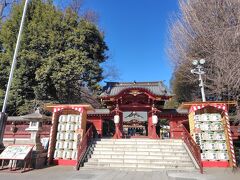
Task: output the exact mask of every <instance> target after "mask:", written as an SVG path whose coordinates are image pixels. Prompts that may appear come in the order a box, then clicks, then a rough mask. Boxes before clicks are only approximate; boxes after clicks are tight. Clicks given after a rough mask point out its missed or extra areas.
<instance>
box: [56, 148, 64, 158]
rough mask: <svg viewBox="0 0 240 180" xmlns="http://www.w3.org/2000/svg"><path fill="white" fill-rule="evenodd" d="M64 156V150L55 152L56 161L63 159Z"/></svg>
mask: <svg viewBox="0 0 240 180" xmlns="http://www.w3.org/2000/svg"><path fill="white" fill-rule="evenodd" d="M62 155H63V150H55V152H54V158H55V159H61V158H62Z"/></svg>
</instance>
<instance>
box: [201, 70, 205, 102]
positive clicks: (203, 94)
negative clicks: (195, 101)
mask: <svg viewBox="0 0 240 180" xmlns="http://www.w3.org/2000/svg"><path fill="white" fill-rule="evenodd" d="M199 70H200V69H199ZM199 81H200V84H199V86H200V87H201V94H202V101H203V102H206V98H205V92H204V85H203V80H202V74H201V73H199Z"/></svg>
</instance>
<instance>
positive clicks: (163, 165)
mask: <svg viewBox="0 0 240 180" xmlns="http://www.w3.org/2000/svg"><path fill="white" fill-rule="evenodd" d="M84 167H103V168H106V167H118V168H121V167H127V168H178V167H180V168H193V165H192V164H190V163H185V164H184V163H183V164H173V163H172V164H170V163H159V164H158V163H155V164H152V163H151V164H148V163H137V164H136V163H118V162H117V163H114V162H110V163H108V162H87V163H85V164H84ZM193 169H194V168H193Z"/></svg>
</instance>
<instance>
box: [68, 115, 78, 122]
mask: <svg viewBox="0 0 240 180" xmlns="http://www.w3.org/2000/svg"><path fill="white" fill-rule="evenodd" d="M75 116H76V115H74V114H69V115H68V116H67V122H68V123H74V122H75Z"/></svg>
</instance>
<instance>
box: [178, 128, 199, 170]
mask: <svg viewBox="0 0 240 180" xmlns="http://www.w3.org/2000/svg"><path fill="white" fill-rule="evenodd" d="M182 129H183V136H182V139H183V141H184V142H185V144H186V145H187V147H188V149H189V150H190V151H191V153H192V155H193V157H194V159H195V160H196V162H197V164H198V166H199V168H200V172H201V173H203V166H202V160H201V150H200V147H199V146H198V145H197V144H196V142H195V141H194V139H193V138H192V136H191V135H190V134H189V132H188V131H187V129H186V128H185V127H184V125H182Z"/></svg>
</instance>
